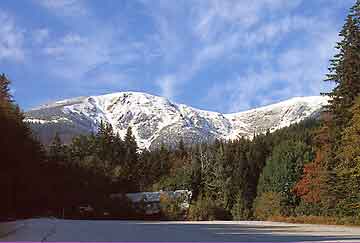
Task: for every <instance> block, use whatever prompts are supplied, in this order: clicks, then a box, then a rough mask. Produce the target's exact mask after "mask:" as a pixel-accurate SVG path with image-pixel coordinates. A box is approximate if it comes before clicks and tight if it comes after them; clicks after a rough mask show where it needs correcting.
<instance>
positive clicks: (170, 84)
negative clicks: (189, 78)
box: [156, 75, 177, 99]
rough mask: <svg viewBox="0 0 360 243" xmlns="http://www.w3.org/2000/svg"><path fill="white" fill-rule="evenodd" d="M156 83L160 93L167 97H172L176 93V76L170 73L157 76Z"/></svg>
mask: <svg viewBox="0 0 360 243" xmlns="http://www.w3.org/2000/svg"><path fill="white" fill-rule="evenodd" d="M156 83H157V84H158V85H159V86H160V88H161V95H162V96H164V97H167V98H170V99H172V98H174V96H175V94H176V84H177V82H176V78H175V77H174V76H172V75H165V76H163V77H161V78H159V79H158V80H157V81H156Z"/></svg>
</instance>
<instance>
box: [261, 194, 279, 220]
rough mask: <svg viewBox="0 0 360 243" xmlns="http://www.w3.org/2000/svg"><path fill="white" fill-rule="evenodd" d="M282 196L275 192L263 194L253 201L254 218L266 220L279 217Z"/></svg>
mask: <svg viewBox="0 0 360 243" xmlns="http://www.w3.org/2000/svg"><path fill="white" fill-rule="evenodd" d="M281 202H282V196H281V194H280V193H276V192H264V193H262V194H261V195H260V196H258V197H257V198H256V199H255V202H254V213H255V216H256V218H258V219H262V220H267V219H269V218H271V217H273V216H280V215H281V209H282V207H281Z"/></svg>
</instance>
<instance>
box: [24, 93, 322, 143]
mask: <svg viewBox="0 0 360 243" xmlns="http://www.w3.org/2000/svg"><path fill="white" fill-rule="evenodd" d="M327 100H328V99H327V98H326V97H321V96H311V97H298V98H292V99H290V100H287V101H283V102H280V103H277V104H274V105H270V106H265V107H261V108H257V109H253V110H249V111H244V112H239V113H234V114H221V113H217V112H210V111H204V110H199V109H195V108H192V107H190V106H186V105H182V104H176V103H172V102H170V101H169V100H168V99H166V98H163V97H159V96H154V95H149V94H146V93H139V92H121V93H113V94H108V95H102V96H90V97H79V98H74V99H68V100H63V101H58V102H54V103H51V104H47V105H43V106H41V107H38V108H35V109H32V110H30V111H28V112H26V114H25V115H26V118H25V121H26V122H28V123H29V124H30V126H31V127H32V129H33V130H34V131H35V133H36V134H38V136H39V138H40V140H41V141H42V142H43V143H45V144H48V143H49V142H50V141H51V139H52V138H53V136H54V135H55V133H56V132H58V133H59V134H60V135H61V137H62V139H63V140H64V141H65V142H69V141H70V140H71V138H72V137H73V136H74V135H78V134H90V133H92V132H96V130H97V127H98V125H99V124H100V122H101V121H105V122H108V123H110V124H112V126H113V127H114V130H115V131H116V132H119V134H120V135H121V136H124V135H125V132H126V129H127V128H128V127H129V126H131V127H132V129H133V132H134V135H135V137H136V139H137V142H138V144H139V146H140V147H141V148H150V149H151V148H153V147H157V146H159V145H161V144H167V145H175V144H176V143H177V142H178V141H180V139H183V140H184V142H185V143H187V144H192V143H198V142H202V141H212V140H214V139H216V138H218V139H235V138H236V137H237V136H239V135H240V136H246V137H251V136H253V134H254V133H263V132H266V131H267V130H270V131H274V130H276V129H279V128H282V127H285V126H289V125H291V124H293V123H297V122H299V121H301V120H304V119H306V118H308V117H312V116H316V115H318V114H319V111H320V110H321V107H322V106H323V105H325V104H326V103H327Z"/></svg>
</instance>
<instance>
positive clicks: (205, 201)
mask: <svg viewBox="0 0 360 243" xmlns="http://www.w3.org/2000/svg"><path fill="white" fill-rule="evenodd" d="M188 218H189V220H194V221H203V220H210V221H211V220H228V219H231V215H230V213H229V212H228V211H227V210H226V209H224V208H223V207H221V206H219V205H218V204H217V203H216V202H214V200H212V199H210V198H209V197H204V198H202V197H201V196H199V198H198V200H197V201H196V202H195V203H194V204H191V205H190V209H189V217H188Z"/></svg>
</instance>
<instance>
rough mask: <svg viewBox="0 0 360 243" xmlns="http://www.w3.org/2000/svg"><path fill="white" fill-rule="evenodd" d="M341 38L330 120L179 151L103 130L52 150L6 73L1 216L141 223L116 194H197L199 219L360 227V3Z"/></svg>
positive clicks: (1, 93)
mask: <svg viewBox="0 0 360 243" xmlns="http://www.w3.org/2000/svg"><path fill="white" fill-rule="evenodd" d="M340 37H341V38H340V41H339V43H337V46H336V48H337V54H336V55H335V56H334V58H333V59H332V60H331V61H330V67H329V74H328V75H327V77H326V80H325V81H326V82H332V83H334V84H335V86H334V87H335V88H334V89H333V90H332V91H331V92H329V93H325V94H324V95H328V96H329V97H330V98H331V99H330V102H329V104H328V106H326V107H324V112H323V114H322V115H321V118H320V119H319V120H306V121H304V122H302V123H300V124H296V125H292V126H290V127H288V128H283V129H281V130H278V131H276V132H274V133H269V132H268V133H266V134H255V135H254V137H253V138H252V139H251V140H250V139H247V138H243V137H239V138H238V139H236V140H233V141H220V140H217V141H215V142H213V143H211V144H194V145H186V144H184V143H183V142H182V141H178V145H177V146H176V148H167V147H165V146H161V147H160V148H159V149H157V150H152V151H147V150H141V151H140V150H139V148H138V147H137V144H136V140H135V138H134V136H133V135H132V131H131V128H129V129H128V131H127V134H126V136H125V138H121V137H120V136H119V134H116V133H114V131H113V128H112V127H111V125H109V124H105V123H102V124H101V125H100V127H99V129H98V132H97V133H96V134H92V135H89V136H79V137H76V138H74V139H73V141H72V143H71V144H68V145H64V144H63V143H62V142H61V140H60V138H59V136H55V137H54V139H53V142H52V143H51V145H49V146H47V147H43V146H42V145H41V144H40V143H39V142H38V141H37V140H36V139H35V137H36V136H35V135H34V134H32V132H31V130H30V129H29V128H28V127H27V125H26V124H25V123H24V122H23V115H22V113H21V111H20V109H19V107H18V106H17V105H16V104H15V102H14V101H13V99H12V96H11V95H10V81H9V79H8V78H7V77H6V76H5V75H1V76H0V129H1V131H2V134H1V136H0V159H1V161H0V188H1V195H2V200H1V202H0V218H9V217H30V216H37V215H51V216H58V217H60V216H65V212H66V216H67V217H75V216H76V213H77V212H76V209H77V207H78V206H79V205H82V204H89V205H92V206H93V207H94V208H95V211H96V212H97V213H98V215H102V213H103V212H108V213H110V216H111V217H116V218H122V217H130V216H132V217H136V215H132V211H131V205H130V204H129V202H127V201H126V199H124V200H120V199H117V200H114V199H110V195H111V194H112V193H128V192H139V191H157V190H176V189H188V190H191V191H192V192H193V198H192V202H191V205H190V209H189V213H188V216H187V218H188V219H191V220H207V219H209V220H211V219H224V220H227V219H228V220H231V219H234V220H242V219H264V220H266V219H284V220H286V219H289V218H294V219H296V218H298V219H300V218H306V217H310V218H311V219H313V220H315V218H316V217H317V218H325V219H329V220H330V219H331V220H333V221H331V222H335V223H354V224H358V223H360V189H359V188H360V1H357V3H356V4H355V6H354V7H353V8H351V10H350V14H349V16H348V17H347V19H346V21H345V24H344V26H343V29H342V31H341V32H340ZM173 211H174V210H173ZM173 213H174V214H176V212H173ZM167 215H168V214H167ZM168 218H176V217H171V216H169V217H168Z"/></svg>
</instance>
